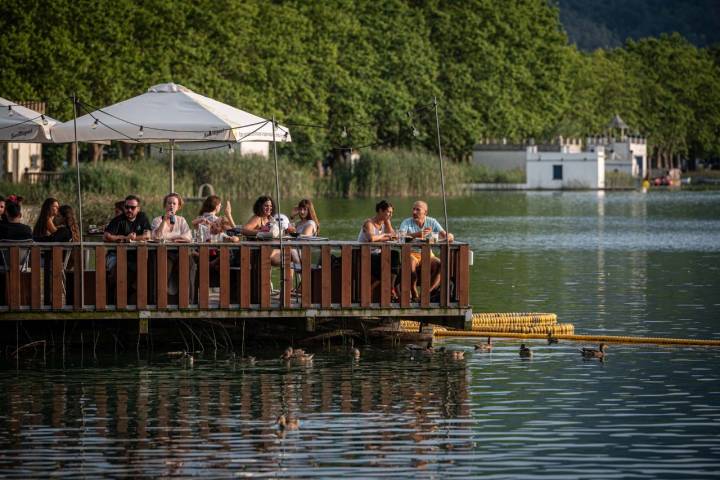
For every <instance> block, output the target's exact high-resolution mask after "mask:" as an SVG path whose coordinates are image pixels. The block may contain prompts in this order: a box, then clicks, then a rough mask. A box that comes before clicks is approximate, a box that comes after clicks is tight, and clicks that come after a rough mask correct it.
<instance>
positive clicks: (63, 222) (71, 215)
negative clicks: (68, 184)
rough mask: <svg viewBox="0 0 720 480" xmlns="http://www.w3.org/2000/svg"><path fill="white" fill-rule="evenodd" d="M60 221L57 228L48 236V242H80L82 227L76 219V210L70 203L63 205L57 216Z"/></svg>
mask: <svg viewBox="0 0 720 480" xmlns="http://www.w3.org/2000/svg"><path fill="white" fill-rule="evenodd" d="M56 218H58V219H59V220H60V221H59V223H58V225H57V230H55V232H54V233H52V234H51V235H50V236H49V237H48V240H47V241H48V242H79V241H80V228H79V227H78V224H77V220H75V211H74V210H73V208H72V207H71V206H70V205H63V206H62V207H60V209H59V210H58V216H57V217H56Z"/></svg>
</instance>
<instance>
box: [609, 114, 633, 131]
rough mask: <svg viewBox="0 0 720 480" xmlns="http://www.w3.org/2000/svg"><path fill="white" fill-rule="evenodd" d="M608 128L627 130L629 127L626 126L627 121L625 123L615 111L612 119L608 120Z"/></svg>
mask: <svg viewBox="0 0 720 480" xmlns="http://www.w3.org/2000/svg"><path fill="white" fill-rule="evenodd" d="M608 128H619V129H621V130H627V129H628V128H630V127H628V125H627V123H625V121H624V120H623V119H622V118H620V115H618V114H617V113H616V114H615V116H614V117H613V119H612V120H611V121H610V124H609V125H608Z"/></svg>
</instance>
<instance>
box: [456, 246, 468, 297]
mask: <svg viewBox="0 0 720 480" xmlns="http://www.w3.org/2000/svg"><path fill="white" fill-rule="evenodd" d="M455 276H456V281H455V285H456V286H455V290H457V299H458V303H459V304H460V305H459V306H461V307H466V306H468V305H470V247H469V246H468V245H460V248H459V251H458V268H457V273H456V275H455Z"/></svg>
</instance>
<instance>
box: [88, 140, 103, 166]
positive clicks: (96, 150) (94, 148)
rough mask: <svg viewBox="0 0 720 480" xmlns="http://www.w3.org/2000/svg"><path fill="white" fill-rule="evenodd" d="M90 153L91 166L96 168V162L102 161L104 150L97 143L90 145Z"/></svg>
mask: <svg viewBox="0 0 720 480" xmlns="http://www.w3.org/2000/svg"><path fill="white" fill-rule="evenodd" d="M90 151H91V153H92V162H93V165H95V166H97V164H98V162H99V161H101V160H102V159H103V153H104V152H105V150H104V149H103V146H102V145H98V144H97V143H91V144H90Z"/></svg>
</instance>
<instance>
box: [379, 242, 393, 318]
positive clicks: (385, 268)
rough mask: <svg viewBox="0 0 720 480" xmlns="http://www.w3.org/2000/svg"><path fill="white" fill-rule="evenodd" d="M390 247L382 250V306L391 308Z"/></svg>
mask: <svg viewBox="0 0 720 480" xmlns="http://www.w3.org/2000/svg"><path fill="white" fill-rule="evenodd" d="M390 254H391V252H390V246H389V245H383V246H382V247H381V249H380V306H381V307H389V306H390V297H391V293H392V285H391V275H390V274H391V273H392V272H391V269H392V267H391V262H390Z"/></svg>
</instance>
